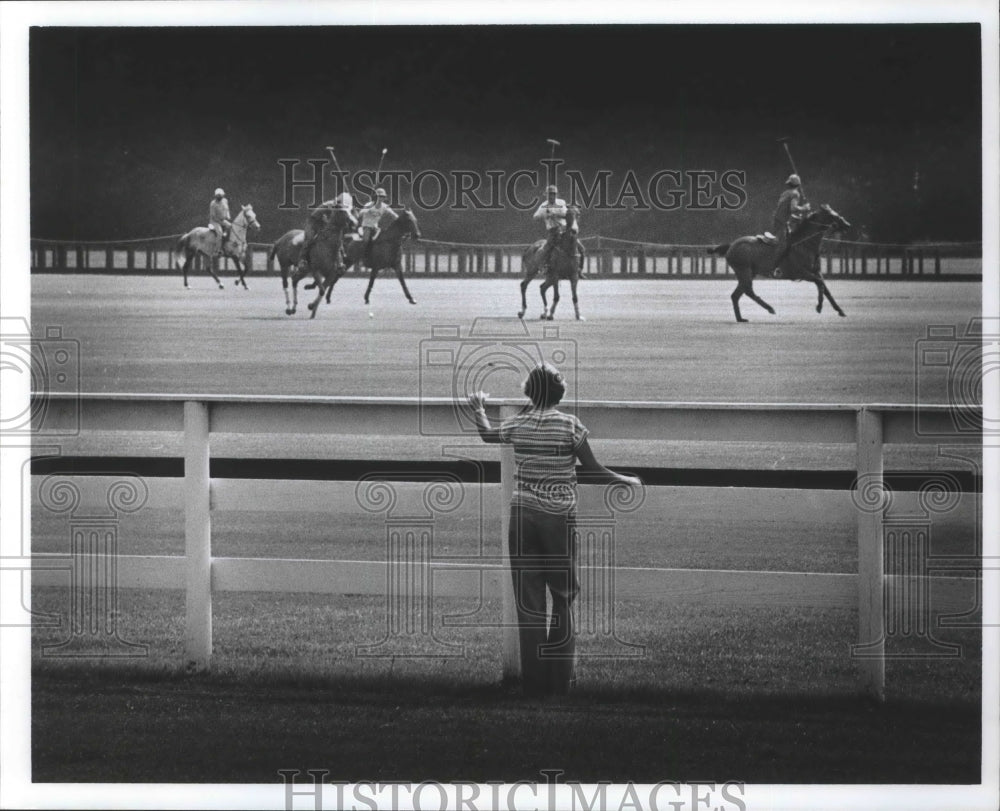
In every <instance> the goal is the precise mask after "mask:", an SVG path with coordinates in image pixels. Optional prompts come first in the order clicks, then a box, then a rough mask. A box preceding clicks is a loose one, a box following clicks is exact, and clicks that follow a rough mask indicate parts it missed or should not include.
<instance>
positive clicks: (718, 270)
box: [31, 234, 982, 281]
mask: <svg viewBox="0 0 1000 811" xmlns="http://www.w3.org/2000/svg"><path fill="white" fill-rule="evenodd" d="M179 236H180V235H179V234H175V235H171V236H165V237H155V238H150V239H143V240H128V241H122V242H72V241H62V240H45V239H33V240H31V271H32V272H34V273H122V274H147V275H174V274H179V273H180V270H179V268H178V267H177V266H176V265H175V264H174V260H173V257H172V255H171V249H172V248H173V245H174V242H175V241H176V240H177V238H178V237H179ZM581 241H582V242H583V244H584V246H585V248H586V250H587V256H586V260H585V268H584V270H585V274H586V275H587V276H588V277H592V278H666V279H703V278H719V277H724V276H732V271H731V270H730V269H729V268H728V267H727V266H726V262H725V259H724V258H723V257H721V256H716V255H714V254H709V253H708V249H709V248H710V247H712V246H711V245H696V244H691V245H688V244H658V243H643V242H632V241H627V240H619V239H613V238H609V237H600V236H594V237H585V238H583V239H582V240H581ZM270 247H271V246H270V244H268V243H257V242H255V243H251V244H250V246H249V248H250V255H251V261H250V270H249V271H248V272H249V274H250V275H258V274H265V273H266V274H274V273H277V272H278V269H277V268H276V267H274V265H273V263H271V262H269V261H268V251H269V250H270ZM527 247H528V244H495V245H490V244H471V243H458V242H442V241H437V240H428V239H425V240H422V241H420V242H417V243H414V242H407V243H405V247H404V254H403V261H404V270H405V271H406V273H407V274H410V275H414V276H445V277H476V278H488V277H495V276H504V275H519V274H520V272H521V255H522V253H523V252H524V250H525V249H526V248H527ZM206 261H207V260H206V259H205V258H204V257H201V256H199V257H197V258H195V259H194V263H195V270H203V269H204V267H205V262H206ZM820 261H821V266H822V268H823V271H824V274H825V275H826V276H827V277H830V278H845V279H870V278H876V279H908V280H942V279H944V280H968V281H972V280H979V279H981V278H982V243H940V244H925V245H903V244H876V243H865V242H851V241H846V240H836V239H831V240H827V241H826V242H825V243H824V246H823V251H822V253H821V256H820ZM219 269H220V270H221V271H223V272H226V273H229V272H235V266H234V265H233V264H232V262H231V261H230V260H229V259H221V260H219ZM357 273H358V271H356V270H354V269H352V270H350V271H348V275H354V274H357Z"/></svg>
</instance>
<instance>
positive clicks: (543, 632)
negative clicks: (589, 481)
mask: <svg viewBox="0 0 1000 811" xmlns="http://www.w3.org/2000/svg"><path fill="white" fill-rule="evenodd" d="M508 544H509V547H510V569H511V577H512V578H513V583H514V598H515V605H516V606H517V621H518V631H519V636H520V642H521V679H522V684H523V688H524V693H525V695H560V694H565V693H567V692H568V691H569V688H570V685H571V684H572V683H573V681H574V677H575V664H576V656H575V654H576V640H575V630H574V627H573V601H574V600H575V599H576V596H577V594H578V593H579V591H580V586H579V582H578V580H577V573H576V537H575V534H574V529H573V515H572V513H570V514H566V513H561V514H560V513H550V512H545V511H542V510H537V509H532V508H530V507H517V506H514V507H512V508H511V514H510V530H509V533H508ZM546 589H548V592H549V594H550V595H551V599H552V613H551V616H548V615H547V612H546V608H545V592H546Z"/></svg>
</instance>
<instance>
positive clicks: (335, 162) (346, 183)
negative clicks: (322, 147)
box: [326, 146, 351, 191]
mask: <svg viewBox="0 0 1000 811" xmlns="http://www.w3.org/2000/svg"><path fill="white" fill-rule="evenodd" d="M326 150H327V152H329V153H330V157H331V158H333V165H334V166H336V167H337V174H338V175H343V176H344V191H350V190H351V184H350V181H349V179H348V177H347V172H345V171H344V170H343V169H341V168H340V163H339V162H338V160H337V153H336V152H334V151H333V147H332V146H327V148H326Z"/></svg>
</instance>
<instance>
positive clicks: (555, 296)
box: [545, 279, 559, 321]
mask: <svg viewBox="0 0 1000 811" xmlns="http://www.w3.org/2000/svg"><path fill="white" fill-rule="evenodd" d="M558 303H559V280H558V279H556V280H555V282H554V283H553V285H552V309H551V310H549V315H548V318H546V319H545V320H546V321H551V320H552V319H553V318H554V317H555V314H556V305H557V304H558Z"/></svg>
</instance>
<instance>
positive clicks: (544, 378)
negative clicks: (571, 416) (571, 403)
mask: <svg viewBox="0 0 1000 811" xmlns="http://www.w3.org/2000/svg"><path fill="white" fill-rule="evenodd" d="M524 393H525V394H526V395H527V396H528V399H529V400H531V402H532V405H534V406H535V408H550V407H551V406H554V405H556V404H557V403H558V402H559V401H560V400H562V398H563V395H564V394H565V393H566V381H565V378H563V376H562V373H561V372H560V371H559V370H558V369H557V368H556V367H555V366H553V365H552V364H551V363H539V364H538V365H537V366H536V367H535V368H534V369H532V370H531V372H530V373H529V374H528V377H527V378H526V379H525V381H524Z"/></svg>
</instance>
